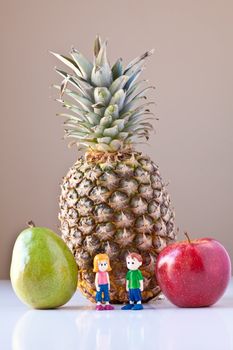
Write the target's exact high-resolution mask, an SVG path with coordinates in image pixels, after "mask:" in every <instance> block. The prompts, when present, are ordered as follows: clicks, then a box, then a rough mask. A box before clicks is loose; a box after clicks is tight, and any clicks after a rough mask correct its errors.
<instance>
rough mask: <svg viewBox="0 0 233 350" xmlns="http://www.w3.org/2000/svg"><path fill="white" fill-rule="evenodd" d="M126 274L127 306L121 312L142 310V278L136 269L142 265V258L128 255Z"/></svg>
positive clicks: (138, 255) (131, 254)
mask: <svg viewBox="0 0 233 350" xmlns="http://www.w3.org/2000/svg"><path fill="white" fill-rule="evenodd" d="M126 264H127V268H128V270H129V271H128V272H127V274H126V290H127V292H128V293H129V304H126V305H125V306H123V307H122V308H121V309H122V310H142V309H143V306H142V296H141V292H142V291H143V276H142V273H141V271H140V270H138V268H139V267H140V266H141V265H142V257H141V255H140V254H137V253H130V254H128V255H127V257H126Z"/></svg>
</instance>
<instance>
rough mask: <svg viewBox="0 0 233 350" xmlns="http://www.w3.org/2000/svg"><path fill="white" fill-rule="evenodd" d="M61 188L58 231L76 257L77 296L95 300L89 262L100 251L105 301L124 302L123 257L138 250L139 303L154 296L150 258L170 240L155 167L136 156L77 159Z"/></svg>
mask: <svg viewBox="0 0 233 350" xmlns="http://www.w3.org/2000/svg"><path fill="white" fill-rule="evenodd" d="M61 189H62V191H61V196H60V213H59V220H60V223H61V232H62V237H63V239H64V241H65V242H66V243H67V245H68V247H69V248H70V249H71V251H72V253H73V254H74V257H75V259H76V262H77V265H78V268H79V276H78V277H79V279H78V280H79V283H78V286H79V288H80V290H81V292H82V293H83V294H84V295H85V296H86V297H87V298H88V299H90V300H91V301H92V302H94V301H95V293H96V292H95V284H94V275H95V274H94V272H93V258H94V256H95V255H96V254H98V253H103V252H105V253H107V254H108V255H109V257H110V261H111V266H112V271H111V273H110V281H111V293H110V295H111V300H112V302H113V303H123V302H126V301H127V292H126V290H125V274H126V272H127V268H126V264H125V257H126V254H127V253H128V252H139V253H140V254H141V255H142V257H143V265H142V267H141V271H142V273H143V276H144V279H145V280H144V291H143V293H142V298H143V301H144V302H146V301H149V300H150V299H152V298H154V297H156V296H158V295H159V293H160V288H159V286H158V284H157V281H156V277H155V273H154V269H155V262H156V258H157V255H158V254H159V252H160V251H161V250H162V249H163V248H164V247H165V246H166V245H168V244H170V243H172V242H173V241H174V240H175V239H176V233H175V227H174V212H173V208H172V207H171V202H170V197H169V194H168V192H167V188H166V185H165V184H164V183H163V181H162V178H161V176H160V173H159V170H158V166H157V165H155V163H153V162H152V161H151V160H150V158H149V157H147V156H143V155H142V154H141V153H139V152H129V153H125V154H119V155H117V157H115V159H114V160H112V159H111V158H110V156H109V157H107V158H106V159H105V160H104V161H103V160H101V161H100V162H98V161H96V160H95V159H94V160H93V159H92V160H88V159H87V158H86V157H85V156H83V157H81V158H79V159H78V161H77V162H76V163H75V164H74V165H73V166H72V167H71V168H70V170H69V172H68V174H67V175H66V176H65V177H64V179H63V183H62V185H61Z"/></svg>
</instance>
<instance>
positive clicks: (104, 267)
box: [98, 260, 108, 272]
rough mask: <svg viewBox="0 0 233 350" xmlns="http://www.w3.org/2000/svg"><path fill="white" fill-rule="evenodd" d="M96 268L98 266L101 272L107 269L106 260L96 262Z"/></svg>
mask: <svg viewBox="0 0 233 350" xmlns="http://www.w3.org/2000/svg"><path fill="white" fill-rule="evenodd" d="M98 268H99V271H101V272H103V271H107V269H108V263H107V261H106V260H103V261H100V262H98Z"/></svg>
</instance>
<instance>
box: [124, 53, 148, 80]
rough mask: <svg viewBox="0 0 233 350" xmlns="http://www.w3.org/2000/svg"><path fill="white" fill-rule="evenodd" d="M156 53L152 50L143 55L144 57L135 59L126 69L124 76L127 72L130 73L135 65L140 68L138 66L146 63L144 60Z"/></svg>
mask: <svg viewBox="0 0 233 350" xmlns="http://www.w3.org/2000/svg"><path fill="white" fill-rule="evenodd" d="M153 52H154V49H152V50H150V51H146V52H145V53H143V54H142V55H140V56H138V57H136V58H134V59H133V60H132V61H131V62H130V63H129V64H128V65H127V67H126V68H125V71H124V74H125V73H126V72H128V71H129V70H130V69H132V67H134V66H135V65H136V66H138V64H140V63H141V62H144V60H145V59H146V58H147V57H149V56H150V55H152V54H153Z"/></svg>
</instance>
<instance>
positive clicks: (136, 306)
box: [131, 304, 143, 310]
mask: <svg viewBox="0 0 233 350" xmlns="http://www.w3.org/2000/svg"><path fill="white" fill-rule="evenodd" d="M142 309H143V306H142V304H134V306H133V307H132V309H131V310H142Z"/></svg>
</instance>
